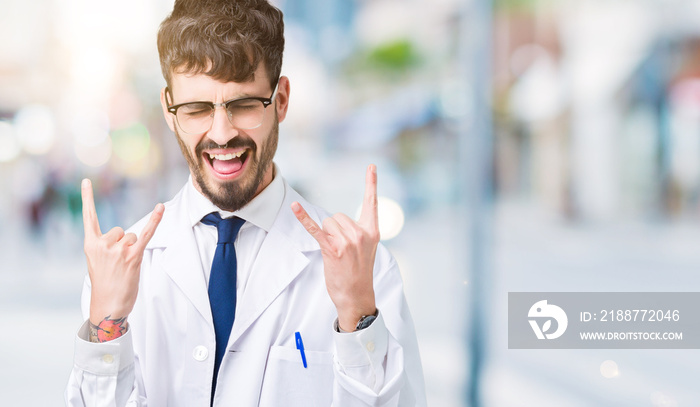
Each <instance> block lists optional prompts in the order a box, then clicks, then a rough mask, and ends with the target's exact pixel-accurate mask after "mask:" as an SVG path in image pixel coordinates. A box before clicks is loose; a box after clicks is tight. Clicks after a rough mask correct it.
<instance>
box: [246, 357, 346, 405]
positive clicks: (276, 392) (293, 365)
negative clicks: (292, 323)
mask: <svg viewBox="0 0 700 407" xmlns="http://www.w3.org/2000/svg"><path fill="white" fill-rule="evenodd" d="M304 353H305V355H306V364H307V367H306V368H304V364H303V363H302V361H301V353H300V352H299V350H298V349H296V348H290V347H286V346H273V347H271V348H270V353H269V355H268V358H267V366H266V367H265V376H264V378H263V384H262V391H261V394H260V406H261V407H268V406H269V407H273V406H274V407H277V406H304V407H322V406H323V407H327V406H330V405H331V402H332V397H333V354H332V353H330V352H316V351H312V350H304Z"/></svg>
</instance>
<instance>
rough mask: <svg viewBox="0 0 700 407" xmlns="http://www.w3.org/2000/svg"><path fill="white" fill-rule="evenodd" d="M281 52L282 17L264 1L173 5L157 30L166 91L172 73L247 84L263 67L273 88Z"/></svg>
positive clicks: (180, 1)
mask: <svg viewBox="0 0 700 407" xmlns="http://www.w3.org/2000/svg"><path fill="white" fill-rule="evenodd" d="M283 52H284V22H283V20H282V12H281V11H280V10H279V9H278V8H276V7H274V6H272V5H271V4H269V3H268V2H267V1H266V0H176V1H175V6H174V7H173V11H172V13H171V14H170V15H169V16H168V17H167V18H166V19H165V20H163V23H161V25H160V29H159V30H158V54H159V55H160V66H161V69H162V71H163V77H165V81H166V82H167V84H168V86H171V75H172V73H173V72H177V73H193V74H201V73H204V74H205V75H208V76H211V77H212V78H214V79H216V80H220V81H224V82H248V81H252V80H254V79H255V77H254V74H255V70H256V69H257V67H258V64H259V63H260V62H263V63H264V64H265V68H266V71H267V75H268V78H269V80H270V86H271V87H274V86H275V84H276V83H277V79H278V78H279V76H280V71H281V70H282V53H283Z"/></svg>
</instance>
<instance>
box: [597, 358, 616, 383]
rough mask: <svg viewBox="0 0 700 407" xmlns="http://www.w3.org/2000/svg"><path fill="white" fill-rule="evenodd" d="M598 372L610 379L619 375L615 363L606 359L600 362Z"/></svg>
mask: <svg viewBox="0 0 700 407" xmlns="http://www.w3.org/2000/svg"><path fill="white" fill-rule="evenodd" d="M600 374H602V375H603V377H605V378H606V379H612V378H615V377H618V376H619V375H620V370H619V369H618V368H617V363H615V362H614V361H612V360H606V361H604V362H603V363H601V364H600Z"/></svg>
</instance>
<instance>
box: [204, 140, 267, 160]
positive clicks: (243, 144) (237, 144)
mask: <svg viewBox="0 0 700 407" xmlns="http://www.w3.org/2000/svg"><path fill="white" fill-rule="evenodd" d="M222 147H223V148H249V149H251V150H252V151H253V153H255V150H256V149H257V146H256V145H255V142H254V141H253V139H251V138H248V137H242V136H239V137H236V138H233V139H231V140H229V141H227V142H226V144H224V145H223V146H222V145H221V144H217V143H215V142H214V141H212V140H211V139H204V140H202V141H200V142H199V144H197V147H196V148H195V153H196V154H197V157H200V156H201V155H202V153H203V152H204V150H210V149H215V148H222Z"/></svg>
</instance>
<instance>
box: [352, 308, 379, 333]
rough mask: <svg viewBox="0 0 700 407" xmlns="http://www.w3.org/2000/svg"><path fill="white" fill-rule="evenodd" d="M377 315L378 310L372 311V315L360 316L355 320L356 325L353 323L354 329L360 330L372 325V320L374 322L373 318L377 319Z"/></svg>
mask: <svg viewBox="0 0 700 407" xmlns="http://www.w3.org/2000/svg"><path fill="white" fill-rule="evenodd" d="M377 315H378V311H374V315H363V316H362V318H360V320H359V321H357V325H355V331H360V330H362V329H365V328H367V327H369V326H370V325H372V322H374V320H375V319H377Z"/></svg>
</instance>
